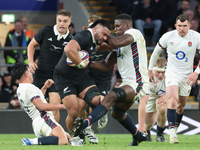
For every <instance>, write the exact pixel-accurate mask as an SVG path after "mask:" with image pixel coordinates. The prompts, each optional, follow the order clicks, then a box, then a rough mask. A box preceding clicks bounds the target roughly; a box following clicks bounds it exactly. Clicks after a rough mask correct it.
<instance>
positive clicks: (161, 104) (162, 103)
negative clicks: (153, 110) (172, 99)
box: [156, 94, 168, 128]
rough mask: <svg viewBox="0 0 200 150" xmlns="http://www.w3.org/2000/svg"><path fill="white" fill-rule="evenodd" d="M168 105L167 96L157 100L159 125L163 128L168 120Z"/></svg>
mask: <svg viewBox="0 0 200 150" xmlns="http://www.w3.org/2000/svg"><path fill="white" fill-rule="evenodd" d="M167 105H168V97H167V95H166V94H165V95H163V96H161V97H160V98H158V99H157V100H156V106H157V125H158V126H159V127H162V128H163V127H165V123H166V120H167Z"/></svg>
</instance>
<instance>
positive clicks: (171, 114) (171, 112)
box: [166, 85, 178, 129]
mask: <svg viewBox="0 0 200 150" xmlns="http://www.w3.org/2000/svg"><path fill="white" fill-rule="evenodd" d="M166 93H167V97H168V98H169V104H168V110H167V119H168V123H169V129H170V128H175V119H176V118H175V117H176V116H175V112H176V108H177V101H178V86H176V85H170V86H168V87H166Z"/></svg>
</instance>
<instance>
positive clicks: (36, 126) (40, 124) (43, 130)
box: [32, 116, 60, 137]
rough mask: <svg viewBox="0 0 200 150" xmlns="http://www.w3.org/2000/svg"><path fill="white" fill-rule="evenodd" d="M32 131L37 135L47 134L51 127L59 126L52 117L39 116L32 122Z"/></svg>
mask: <svg viewBox="0 0 200 150" xmlns="http://www.w3.org/2000/svg"><path fill="white" fill-rule="evenodd" d="M32 126H33V131H34V133H35V135H36V136H37V137H44V136H49V135H50V133H51V131H52V130H53V128H55V127H56V126H60V124H59V123H58V122H56V121H55V119H54V118H53V117H49V118H41V117H40V116H39V117H37V118H36V119H34V120H33V122H32Z"/></svg>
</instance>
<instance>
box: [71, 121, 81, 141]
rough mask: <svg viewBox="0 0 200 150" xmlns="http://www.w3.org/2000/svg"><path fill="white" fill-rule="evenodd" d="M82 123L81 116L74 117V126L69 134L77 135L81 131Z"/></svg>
mask: <svg viewBox="0 0 200 150" xmlns="http://www.w3.org/2000/svg"><path fill="white" fill-rule="evenodd" d="M82 124H83V118H81V117H78V118H76V120H75V122H74V127H73V129H72V131H71V132H70V133H69V134H70V135H71V136H72V137H76V136H78V135H79V134H80V132H81V128H82Z"/></svg>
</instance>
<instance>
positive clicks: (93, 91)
mask: <svg viewBox="0 0 200 150" xmlns="http://www.w3.org/2000/svg"><path fill="white" fill-rule="evenodd" d="M83 100H84V101H85V102H86V103H87V104H88V105H89V106H90V107H94V106H93V105H95V106H97V105H99V103H100V100H101V99H100V93H99V90H98V89H97V87H96V86H93V87H91V88H90V89H88V90H87V92H86V93H85V96H84V98H83Z"/></svg>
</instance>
